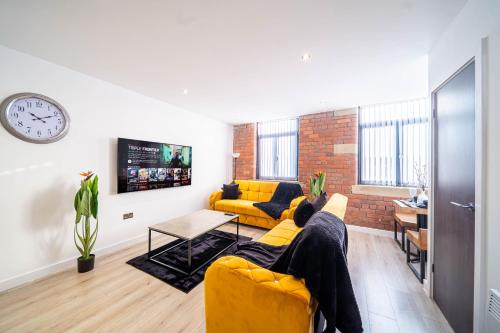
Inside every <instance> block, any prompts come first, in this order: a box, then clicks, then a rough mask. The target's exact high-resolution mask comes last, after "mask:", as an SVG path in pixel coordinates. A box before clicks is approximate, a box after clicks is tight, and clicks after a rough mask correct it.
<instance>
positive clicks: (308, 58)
mask: <svg viewBox="0 0 500 333" xmlns="http://www.w3.org/2000/svg"><path fill="white" fill-rule="evenodd" d="M302 61H303V62H309V61H311V54H309V53H304V54H303V55H302Z"/></svg>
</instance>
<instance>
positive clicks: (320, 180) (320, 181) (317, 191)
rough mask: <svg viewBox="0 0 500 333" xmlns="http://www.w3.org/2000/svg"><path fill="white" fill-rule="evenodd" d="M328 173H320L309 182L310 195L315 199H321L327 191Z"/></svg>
mask: <svg viewBox="0 0 500 333" xmlns="http://www.w3.org/2000/svg"><path fill="white" fill-rule="evenodd" d="M325 179H326V173H325V172H324V171H318V172H316V173H315V174H314V175H313V176H311V178H310V180H309V194H310V196H311V197H312V198H313V199H314V198H316V197H319V196H320V195H321V194H322V193H323V192H324V191H323V190H324V189H325Z"/></svg>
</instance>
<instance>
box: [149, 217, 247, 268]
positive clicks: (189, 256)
mask: <svg viewBox="0 0 500 333" xmlns="http://www.w3.org/2000/svg"><path fill="white" fill-rule="evenodd" d="M235 220H236V221H233V222H236V239H233V238H230V237H224V236H221V235H217V234H212V236H214V237H218V238H220V239H229V240H232V241H233V242H231V243H230V244H229V245H227V246H225V247H224V248H222V249H221V250H220V251H218V252H217V253H216V254H214V255H213V256H211V257H210V258H208V259H206V260H205V261H203V262H202V263H200V264H199V265H198V266H196V267H194V268H192V267H191V264H192V256H193V253H192V252H193V251H192V247H191V244H192V241H193V240H194V239H183V238H180V237H178V236H176V235H173V234H170V233H168V232H166V231H164V230H157V229H154V228H151V227H149V234H148V260H149V261H152V262H154V263H156V264H158V265H161V266H164V267H167V268H170V269H173V270H175V271H177V272H179V273H182V274H185V275H193V274H194V273H196V272H197V271H199V270H200V269H201V268H202V267H204V266H205V265H206V264H207V263H208V262H210V261H212V260H213V259H214V258H216V257H217V256H219V255H220V254H221V253H222V252H224V251H226V250H227V249H229V248H230V247H231V246H233V245H234V244H236V243H238V241H239V238H240V222H239V218H238V217H236V218H235ZM151 231H155V232H158V233H161V234H164V235H168V236H172V237H176V238H178V239H183V241H182V242H180V243H177V244H175V245H172V246H170V247H169V248H167V249H165V250H163V251H161V252H159V253H155V254H154V255H151ZM210 231H212V230H209V231H207V232H206V233H208V232H210ZM206 233H204V234H206ZM186 242H187V263H188V270H185V269H183V268H182V267H178V266H175V265H171V264H166V263H164V262H162V261H160V260H158V259H155V258H156V257H158V256H159V255H161V254H163V253H165V252H168V251H170V250H172V249H175V248H177V247H179V246H181V245H183V244H185V243H186Z"/></svg>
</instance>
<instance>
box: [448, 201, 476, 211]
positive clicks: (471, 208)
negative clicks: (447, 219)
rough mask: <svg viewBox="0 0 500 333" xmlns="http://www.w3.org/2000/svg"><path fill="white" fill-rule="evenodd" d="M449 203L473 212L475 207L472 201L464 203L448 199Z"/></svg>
mask: <svg viewBox="0 0 500 333" xmlns="http://www.w3.org/2000/svg"><path fill="white" fill-rule="evenodd" d="M450 203H451V204H452V205H453V206H457V207H460V208H465V209H468V210H470V211H471V212H473V211H474V210H475V209H476V205H475V204H474V203H473V202H469V203H468V204H466V205H464V204H461V203H458V202H455V201H450Z"/></svg>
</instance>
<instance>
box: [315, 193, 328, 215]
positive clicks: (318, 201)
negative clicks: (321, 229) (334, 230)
mask: <svg viewBox="0 0 500 333" xmlns="http://www.w3.org/2000/svg"><path fill="white" fill-rule="evenodd" d="M326 201H327V197H326V192H322V193H321V195H319V196H317V197H316V198H315V199H314V200H313V202H311V204H312V205H313V207H314V212H317V211H320V210H321V209H322V208H323V207H324V206H325V205H326Z"/></svg>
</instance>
